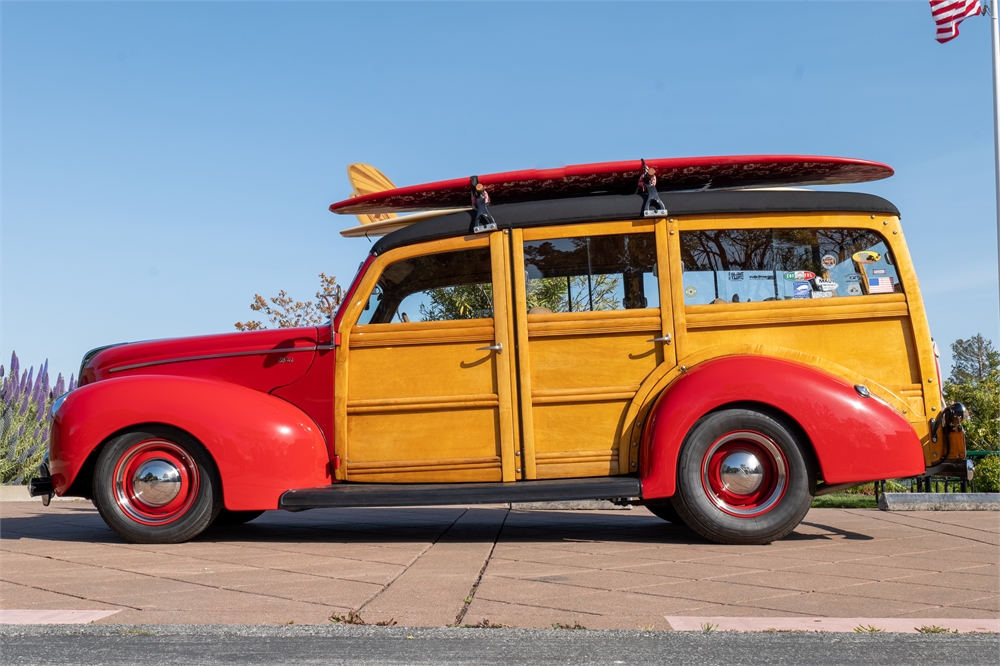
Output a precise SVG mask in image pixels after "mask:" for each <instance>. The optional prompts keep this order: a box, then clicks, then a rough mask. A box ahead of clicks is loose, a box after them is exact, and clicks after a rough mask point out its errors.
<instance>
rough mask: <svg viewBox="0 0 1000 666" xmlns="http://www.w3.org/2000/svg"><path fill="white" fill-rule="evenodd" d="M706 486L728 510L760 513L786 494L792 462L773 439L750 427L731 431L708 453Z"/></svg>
mask: <svg viewBox="0 0 1000 666" xmlns="http://www.w3.org/2000/svg"><path fill="white" fill-rule="evenodd" d="M702 486H703V488H704V490H705V494H706V495H707V496H708V498H709V499H710V500H712V503H713V504H715V506H717V507H718V508H719V509H721V510H722V511H724V512H725V513H727V514H729V515H731V516H736V517H738V518H753V517H755V516H760V515H763V514H765V513H767V512H768V511H770V510H771V509H773V508H774V507H775V506H777V504H778V502H780V501H781V498H782V496H784V494H785V489H786V488H787V487H788V461H787V460H786V459H785V454H784V452H783V451H782V450H781V447H780V446H778V445H777V444H776V443H775V442H774V440H772V439H771V438H769V437H767V436H765V435H762V434H761V433H759V432H753V431H750V430H738V431H735V432H731V433H728V434H726V435H723V436H722V437H720V438H719V439H717V440H716V441H715V442H713V443H712V446H710V447H709V449H708V451H707V452H706V453H705V457H704V458H703V459H702Z"/></svg>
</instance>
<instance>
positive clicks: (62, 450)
mask: <svg viewBox="0 0 1000 666" xmlns="http://www.w3.org/2000/svg"><path fill="white" fill-rule="evenodd" d="M151 423H156V424H164V425H169V426H173V427H175V428H179V429H181V430H184V431H186V432H188V433H190V434H191V435H192V436H194V437H195V438H196V439H198V441H200V442H201V443H202V444H203V445H204V446H205V448H206V449H208V452H209V453H210V454H211V456H212V458H213V459H214V460H215V464H216V465H217V466H218V468H219V474H220V476H221V477H222V488H223V493H224V496H225V504H226V508H228V509H232V510H236V511H239V510H256V509H276V508H277V507H278V497H279V496H280V495H281V493H283V492H284V491H286V490H289V489H291V488H304V487H313V486H321V485H325V484H328V483H330V480H331V479H330V465H329V462H330V457H329V455H328V454H327V448H326V442H325V441H324V439H323V435H322V434H321V432H320V429H319V428H318V427H317V426H316V424H315V423H314V422H313V420H312V419H310V418H309V416H307V415H306V414H305V413H304V412H303V411H302V410H300V409H298V408H297V407H295V406H294V405H291V404H289V403H287V402H285V401H284V400H281V399H280V398H276V397H274V396H271V395H267V394H266V393H261V392H260V391H254V390H253V389H248V388H245V387H242V386H237V385H235V384H225V383H221V382H215V381H210V380H205V379H195V378H190V377H172V376H162V375H161V376H156V375H147V376H135V377H121V378H118V379H110V380H106V381H101V382H96V383H94V384H89V385H87V386H84V387H82V388H79V389H77V390H75V391H73V392H72V393H71V394H70V395H69V396H68V397H67V398H66V402H65V403H63V405H62V407H61V408H60V410H59V412H58V414H57V415H56V418H55V422H54V423H53V427H52V440H51V443H50V452H49V455H50V470H51V472H52V481H53V485H54V486H55V490H56V492H57V493H58V494H60V495H61V494H63V493H65V492H66V491H67V490H68V489H69V488H70V486H71V485H73V484H74V482H75V481H76V477H77V476H78V475H79V473H80V471H81V469H83V468H84V465H85V463H86V462H87V459H88V457H90V455H91V454H92V453H93V452H94V451H95V450H96V449H97V448H98V447H99V446H100V445H101V444H102V443H104V442H105V441H106V440H107V439H108V438H109V437H111V436H112V435H114V434H116V433H119V432H122V431H124V430H129V429H132V428H135V427H137V426H140V425H142V424H151ZM80 481H81V483H80V484H77V485H76V486H75V487H74V492H80V493H83V492H86V491H89V486H90V480H89V479H84V478H81V479H80Z"/></svg>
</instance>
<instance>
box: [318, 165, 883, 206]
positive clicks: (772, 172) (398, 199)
mask: <svg viewBox="0 0 1000 666" xmlns="http://www.w3.org/2000/svg"><path fill="white" fill-rule="evenodd" d="M646 165H647V166H649V167H651V168H653V169H655V170H656V189H657V191H658V192H677V191H685V190H687V191H691V190H725V189H734V188H741V187H776V186H794V185H845V184H848V183H864V182H868V181H872V180H880V179H882V178H888V177H889V176H891V175H892V174H893V171H892V168H891V167H889V166H887V165H885V164H880V163H878V162H869V161H868V160H856V159H850V158H846V157H810V156H803V155H738V156H735V157H671V158H661V159H652V160H646ZM641 174H642V161H641V160H627V161H624V162H600V163H596V164H574V165H571V166H567V167H562V168H559V169H527V170H524V171H507V172H504V173H492V174H487V175H484V176H479V182H480V183H481V184H482V185H483V186H485V188H486V191H487V192H488V193H489V196H490V203H492V204H503V203H516V202H521V201H538V200H541V199H553V198H557V197H571V196H586V195H589V194H633V193H635V191H636V188H637V186H638V183H639V176H640V175H641ZM470 192H471V187H470V181H469V178H468V177H465V178H454V179H452V180H442V181H438V182H436V183H425V184H423V185H409V186H407V187H398V188H396V189H393V190H385V191H384V192H374V193H372V194H366V195H364V196H359V197H353V198H351V199H345V200H344V201H338V202H337V203H335V204H332V205H331V206H330V210H331V211H332V212H334V213H342V214H351V215H356V214H358V213H399V212H406V211H418V210H428V209H432V208H463V207H468V206H469V205H470V204H471V199H470Z"/></svg>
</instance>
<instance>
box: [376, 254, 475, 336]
mask: <svg viewBox="0 0 1000 666" xmlns="http://www.w3.org/2000/svg"><path fill="white" fill-rule="evenodd" d="M492 316H493V281H492V273H491V271H490V251H489V248H482V249H476V250H459V251H455V252H442V253H440V254H429V255H426V256H423V257H413V258H411V259H403V260H401V261H396V262H393V263H392V264H389V266H387V267H386V268H385V270H384V271H382V275H380V276H379V279H378V283H377V284H376V285H375V288H374V289H373V290H372V293H371V296H369V297H368V304H367V305H366V306H365V309H364V312H362V313H361V318H360V319H359V321H358V323H359V324H389V323H393V322H396V323H398V322H411V321H446V320H453V319H481V318H490V317H492Z"/></svg>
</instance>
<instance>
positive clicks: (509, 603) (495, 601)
mask: <svg viewBox="0 0 1000 666" xmlns="http://www.w3.org/2000/svg"><path fill="white" fill-rule="evenodd" d="M482 600H483V601H488V602H489V603H491V604H503V605H504V606H517V607H519V608H544V609H545V610H554V611H560V612H563V613H580V614H582V615H590V616H593V617H604V616H603V615H601V614H600V613H592V612H590V611H576V610H566V609H565V608H556V607H555V606H538V605H535V604H526V603H521V602H518V601H503V600H500V599H485V598H484V599H482Z"/></svg>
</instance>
